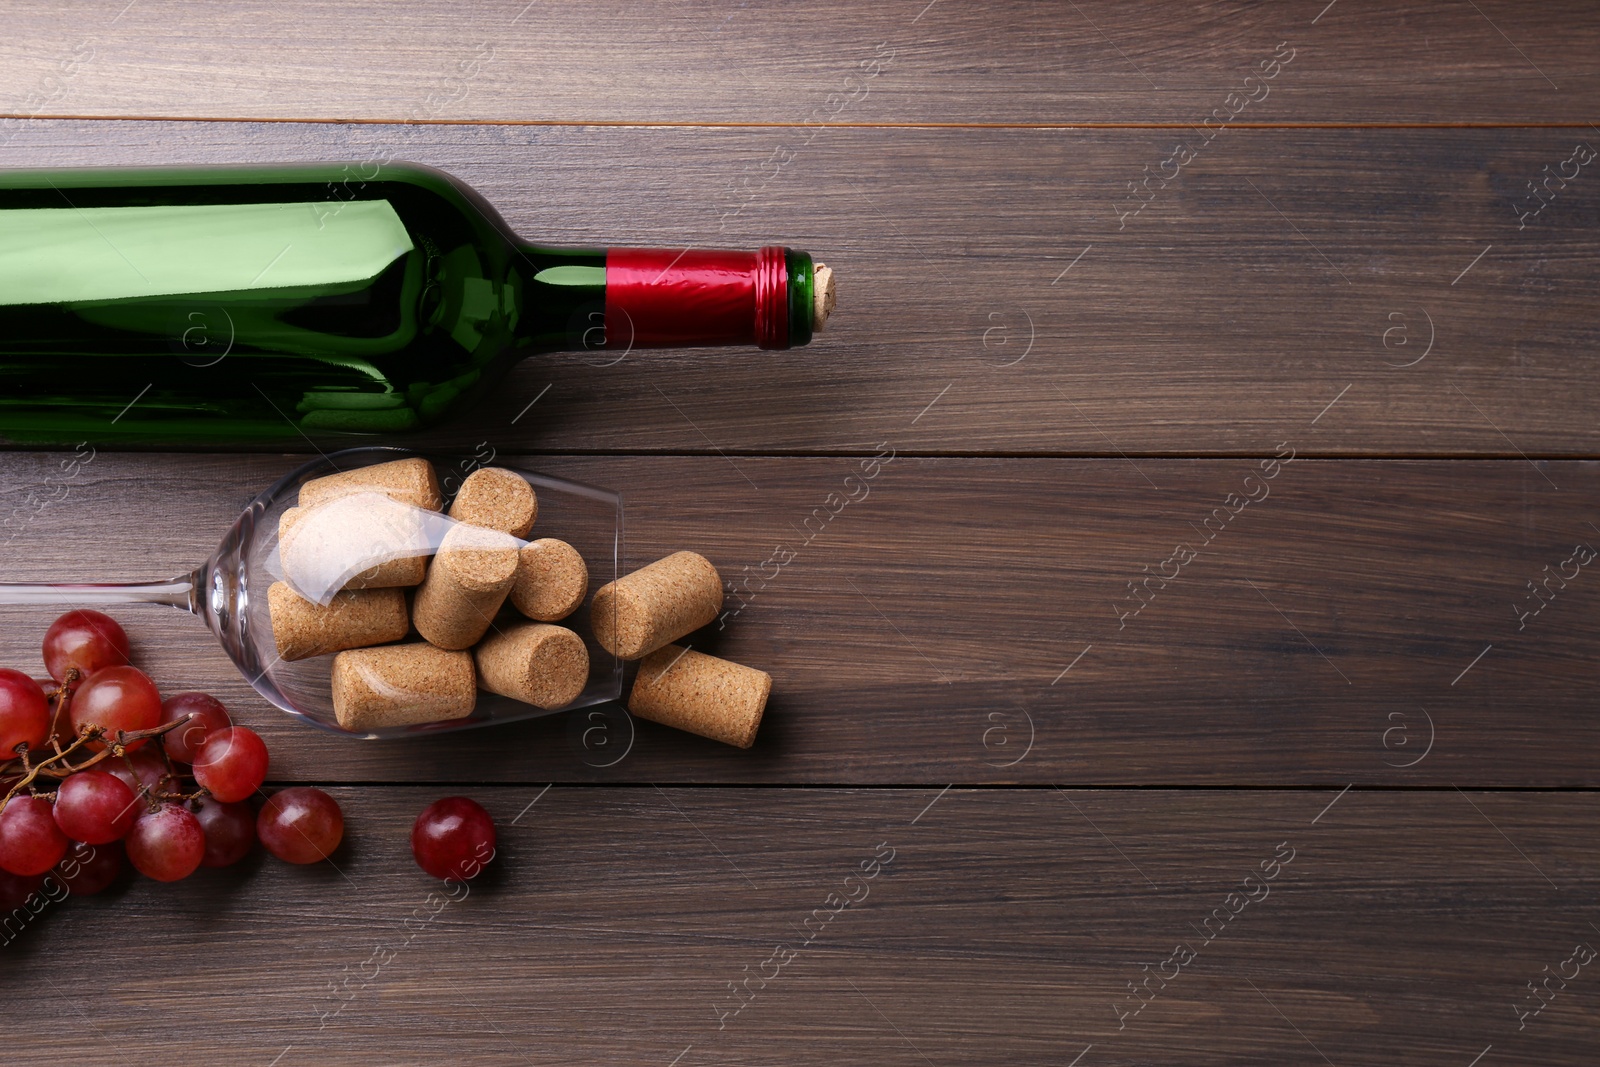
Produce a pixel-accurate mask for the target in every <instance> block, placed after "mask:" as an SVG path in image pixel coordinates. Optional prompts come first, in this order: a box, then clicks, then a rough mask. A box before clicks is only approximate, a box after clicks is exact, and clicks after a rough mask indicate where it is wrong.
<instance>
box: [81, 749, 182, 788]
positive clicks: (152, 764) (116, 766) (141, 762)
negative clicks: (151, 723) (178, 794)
mask: <svg viewBox="0 0 1600 1067" xmlns="http://www.w3.org/2000/svg"><path fill="white" fill-rule="evenodd" d="M130 765H131V766H130ZM96 769H104V770H105V772H106V773H107V774H109V775H111V776H112V777H114V778H118V779H120V780H121V781H122V784H123V785H125V786H127V787H128V788H129V789H131V790H133V792H134V794H135V795H137V796H140V797H143V796H147V795H149V794H151V793H159V792H173V790H163V789H162V788H161V778H162V776H163V775H165V774H166V773H167V765H166V764H165V763H163V762H162V761H161V757H160V756H158V755H156V753H155V750H154V749H149V748H145V749H140V750H139V751H137V752H130V753H128V754H127V755H126V756H123V757H122V758H121V759H117V758H116V757H112V758H111V759H108V760H106V761H105V762H104V763H102V764H99V766H98V767H97V768H96Z"/></svg>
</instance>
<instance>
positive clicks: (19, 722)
mask: <svg viewBox="0 0 1600 1067" xmlns="http://www.w3.org/2000/svg"><path fill="white" fill-rule="evenodd" d="M49 737H50V702H49V701H48V700H46V699H45V697H44V690H43V689H40V688H39V683H38V682H36V681H34V680H33V679H32V678H29V677H28V676H27V675H26V674H23V673H22V672H21V671H13V670H10V669H9V668H0V763H4V762H5V761H6V760H9V759H12V758H14V756H15V755H16V748H17V746H18V745H22V744H26V745H27V746H28V747H29V748H30V749H34V750H37V749H38V748H39V746H40V745H43V744H44V743H45V741H46V740H47V739H48V738H49Z"/></svg>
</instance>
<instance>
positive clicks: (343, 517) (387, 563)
mask: <svg viewBox="0 0 1600 1067" xmlns="http://www.w3.org/2000/svg"><path fill="white" fill-rule="evenodd" d="M370 496H372V494H370V493H368V494H358V495H357V496H352V497H348V498H345V499H344V500H343V501H340V506H337V507H332V506H326V505H318V506H316V507H311V508H289V509H288V510H286V511H285V512H284V513H283V515H282V516H281V517H279V519H278V554H279V558H280V559H281V560H282V561H283V571H284V575H285V576H286V577H287V578H288V579H289V581H290V584H291V585H294V584H298V583H297V582H296V581H295V578H296V576H297V575H320V574H321V572H323V571H325V570H326V569H327V567H328V566H329V565H330V564H329V561H330V560H333V561H341V560H342V561H346V565H347V566H348V565H351V561H353V565H354V566H359V565H360V564H361V563H365V562H369V561H376V562H373V565H372V566H370V567H368V568H367V569H366V570H363V571H360V572H358V573H357V574H355V575H354V576H353V577H352V578H350V579H349V580H348V581H347V582H345V583H344V586H343V588H345V589H392V588H396V587H400V586H413V585H418V584H420V583H421V581H422V579H423V576H424V575H426V574H427V573H428V557H427V556H426V555H415V556H397V555H396V553H397V552H401V551H405V550H407V549H408V548H409V549H414V548H415V546H416V544H417V542H418V541H419V540H420V538H421V530H420V524H418V523H416V522H414V521H412V520H411V519H410V518H409V517H401V518H400V519H399V524H398V525H397V524H396V522H395V521H394V520H395V518H396V517H395V516H393V515H391V514H388V513H387V512H382V511H381V509H380V508H378V507H372V506H366V505H365V499H364V498H366V497H370ZM379 499H381V500H384V502H385V503H387V502H388V501H387V498H379ZM344 505H353V506H344ZM404 510H406V511H410V509H409V508H406V509H404ZM410 514H411V515H415V514H417V513H416V512H414V511H411V512H410ZM308 517H309V521H308ZM402 527H403V528H402ZM386 557H393V558H386ZM333 565H335V566H338V565H339V563H338V562H335V563H334V564H333Z"/></svg>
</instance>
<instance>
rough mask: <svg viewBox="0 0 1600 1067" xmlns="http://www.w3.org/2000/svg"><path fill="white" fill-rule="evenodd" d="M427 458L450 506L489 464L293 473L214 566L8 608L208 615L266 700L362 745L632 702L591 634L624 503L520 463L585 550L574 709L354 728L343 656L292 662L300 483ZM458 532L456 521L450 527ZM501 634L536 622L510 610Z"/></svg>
mask: <svg viewBox="0 0 1600 1067" xmlns="http://www.w3.org/2000/svg"><path fill="white" fill-rule="evenodd" d="M419 455H420V456H422V457H423V458H425V459H428V460H430V461H431V462H432V463H433V464H434V469H435V470H436V471H437V472H438V474H439V475H440V481H441V484H442V487H443V489H444V491H445V494H446V497H447V500H446V505H447V506H448V503H449V501H448V497H449V496H450V495H452V494H453V493H454V491H455V490H456V489H457V488H459V486H460V483H461V481H462V480H463V479H464V478H465V477H466V475H467V474H468V473H470V472H471V471H472V470H473V469H475V468H476V467H478V466H481V465H486V464H484V463H483V462H482V457H479V456H471V457H462V456H436V455H426V454H423V453H419V452H415V451H412V450H410V449H404V448H391V447H366V448H350V449H345V450H344V451H341V452H335V453H333V454H331V455H324V456H322V457H320V458H318V459H315V460H312V461H311V462H309V463H306V464H305V465H303V466H301V467H299V468H297V469H295V470H293V471H291V472H290V473H289V474H287V475H285V476H284V477H283V478H281V479H279V480H278V481H277V482H276V483H275V484H274V485H272V486H271V487H270V488H268V489H267V490H266V491H265V492H263V493H262V494H261V495H260V496H258V497H256V498H255V499H254V500H252V501H251V502H250V504H249V505H248V506H247V507H246V508H245V509H244V513H243V514H241V515H240V516H239V519H238V521H237V522H235V523H234V524H233V528H232V529H230V530H229V531H228V532H227V534H226V535H225V536H224V537H223V538H222V543H221V545H219V546H218V548H217V551H216V552H215V553H214V554H213V555H212V556H211V558H210V559H209V560H207V561H206V562H205V563H203V564H201V565H200V566H199V567H196V568H195V569H194V570H193V571H191V572H190V573H188V574H184V575H180V576H178V577H176V578H174V579H172V580H171V581H166V582H133V583H125V584H85V583H28V584H22V583H0V605H29V604H78V605H101V606H105V605H112V604H167V605H170V606H171V607H175V608H181V609H182V610H184V611H187V612H190V613H192V614H194V615H198V616H200V618H202V619H203V620H205V622H206V625H207V626H209V627H210V628H211V632H212V633H213V634H215V635H216V638H217V640H218V641H219V642H221V644H222V648H223V651H225V652H226V653H227V654H228V657H229V658H230V659H232V660H233V662H234V664H235V665H236V666H237V667H238V668H239V671H240V672H241V673H242V674H243V675H244V677H245V678H246V680H248V681H249V683H250V684H251V685H252V686H253V687H255V689H256V691H257V692H258V693H260V694H261V695H262V696H264V697H266V698H267V699H268V700H269V701H271V702H272V703H273V704H275V705H277V706H278V707H279V708H282V709H283V710H284V711H286V712H288V713H289V714H291V715H293V716H295V717H297V718H299V719H301V720H303V721H305V722H308V723H311V724H312V725H313V726H318V727H321V728H322V729H324V730H329V731H332V732H334V733H341V734H345V735H347V736H352V737H362V738H379V737H401V736H409V735H413V734H417V733H442V732H447V731H452V730H465V729H470V728H472V727H475V726H487V725H489V724H490V723H497V722H511V721H514V720H517V719H526V718H531V717H533V716H536V715H550V714H554V713H556V712H561V711H568V710H571V709H573V708H581V707H587V706H589V705H591V704H599V703H603V702H605V701H608V700H616V699H617V698H618V697H620V696H621V695H622V672H623V664H622V661H621V660H619V659H617V658H616V657H615V656H613V655H612V654H611V653H610V652H607V651H606V650H605V649H604V648H602V647H601V646H600V644H599V643H598V642H597V641H596V640H595V639H594V632H593V628H592V627H591V626H590V625H589V602H590V601H591V600H592V598H593V591H594V590H595V589H597V588H599V587H600V586H601V585H604V584H605V583H607V582H609V581H612V580H613V579H615V578H616V577H617V576H618V574H619V568H620V566H621V561H622V497H621V496H620V495H619V494H617V493H614V492H612V491H610V490H608V489H600V488H597V487H595V486H591V485H584V484H582V483H580V482H572V481H567V480H566V479H563V478H555V477H552V476H550V475H547V474H539V473H537V472H535V471H531V470H528V469H526V468H523V467H520V466H518V465H517V464H516V463H515V461H512V462H500V461H496V462H494V464H493V465H494V466H496V467H501V468H504V469H507V470H511V471H515V472H516V473H517V474H518V475H520V476H521V477H522V478H524V479H525V480H526V481H527V482H528V484H529V485H531V486H532V487H533V489H534V492H535V493H536V494H537V497H538V501H539V515H538V524H537V528H538V530H539V534H538V536H544V535H545V531H548V535H549V536H551V537H557V538H560V539H561V540H563V541H566V542H567V543H568V544H570V545H572V547H573V548H575V549H576V550H577V551H578V553H579V555H581V556H582V557H583V561H584V564H585V566H586V567H587V568H588V571H589V590H588V592H587V593H586V594H585V597H584V602H583V604H582V605H581V606H580V607H579V608H578V609H577V610H576V611H575V612H574V613H573V614H572V615H570V616H568V617H567V618H565V619H563V620H562V621H561V625H563V626H566V627H568V628H569V629H572V630H574V631H576V632H577V633H578V635H579V636H580V637H582V638H583V641H584V644H585V645H586V646H587V648H588V651H589V679H588V682H587V683H586V684H585V686H584V688H583V690H582V692H580V693H579V694H578V696H577V698H576V699H574V700H573V701H572V702H571V703H569V704H567V705H565V706H563V707H561V708H553V709H544V708H539V707H536V706H534V705H532V704H525V703H523V702H521V701H518V700H513V699H511V698H509V697H503V696H497V695H495V694H492V693H488V692H484V691H482V690H480V691H479V693H478V699H477V703H476V706H475V707H474V709H473V711H472V714H470V715H468V716H466V717H465V718H460V719H451V720H448V721H445V722H432V723H421V724H416V725H410V726H396V727H386V728H382V729H375V730H350V729H347V728H345V727H343V726H341V725H339V723H338V721H337V719H336V718H335V717H334V711H333V689H332V682H331V677H332V668H333V657H332V656H331V655H328V656H316V657H312V658H309V659H302V660H297V661H293V662H290V661H287V660H284V659H282V658H281V657H280V656H279V655H278V650H277V644H276V642H275V641H274V639H273V635H272V620H271V617H270V616H269V614H268V610H267V588H268V586H270V585H272V583H273V582H275V581H277V580H279V579H281V578H282V577H283V569H282V564H281V561H280V559H279V555H278V528H279V519H280V518H281V517H282V515H283V513H284V512H285V511H287V510H288V509H289V508H291V507H294V506H295V503H296V499H297V497H298V495H299V491H300V486H301V485H303V484H304V483H306V482H308V481H310V480H311V479H313V478H320V477H322V476H324V475H327V474H335V473H338V472H341V471H351V470H355V469H357V468H360V467H367V466H371V465H373V464H376V463H388V462H390V461H392V460H397V459H405V458H408V457H412V456H419ZM440 521H441V522H443V523H446V524H448V522H449V520H447V519H442V517H441V519H440ZM502 612H503V613H502V616H500V617H499V618H497V620H496V622H495V624H494V625H495V626H496V627H497V628H498V627H500V626H501V625H502V624H503V623H504V624H515V623H516V622H518V621H526V620H524V619H522V617H521V616H520V615H518V614H516V612H515V611H514V609H512V608H511V607H510V606H509V604H508V605H507V606H506V607H505V608H504V609H502Z"/></svg>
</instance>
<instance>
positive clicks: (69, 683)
mask: <svg viewBox="0 0 1600 1067" xmlns="http://www.w3.org/2000/svg"><path fill="white" fill-rule="evenodd" d="M82 679H83V672H82V671H80V670H78V668H76V667H68V668H67V675H66V677H65V678H62V679H61V684H60V685H58V686H56V688H55V689H54V690H52V691H51V693H50V696H51V699H53V700H54V701H55V705H56V706H55V709H54V710H53V711H52V712H51V713H50V743H51V744H52V745H54V746H55V750H56V754H57V755H60V753H61V742H60V741H57V740H56V734H57V731H58V730H60V729H61V722H62V717H63V716H66V715H68V714H69V712H68V711H67V708H68V707H69V706H70V705H71V703H72V694H73V691H74V690H76V689H77V688H78V682H80V681H81V680H82Z"/></svg>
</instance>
